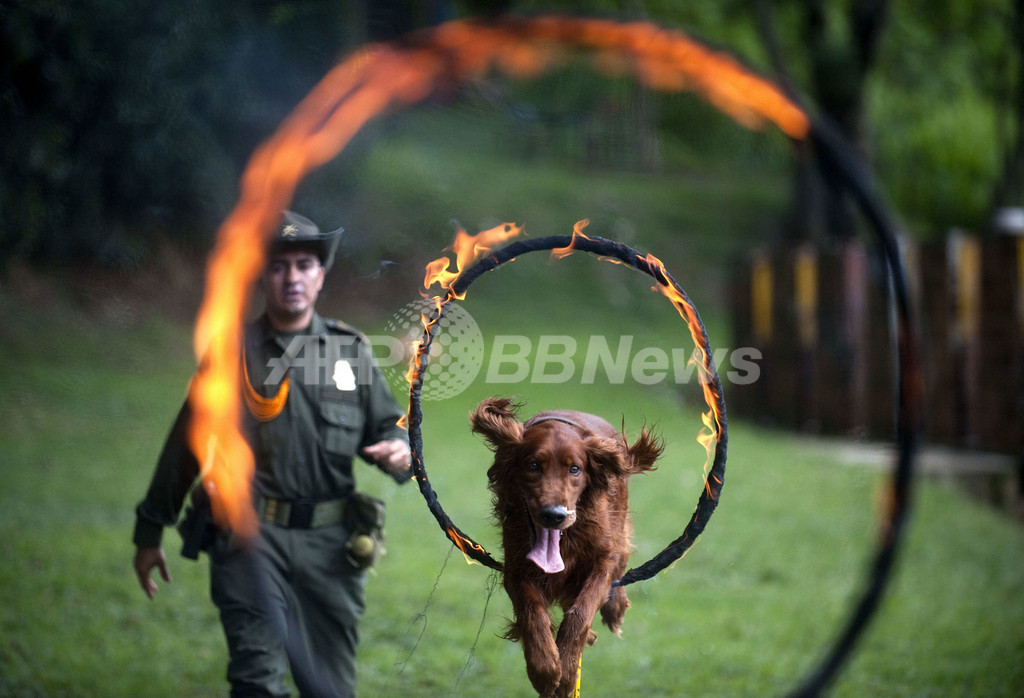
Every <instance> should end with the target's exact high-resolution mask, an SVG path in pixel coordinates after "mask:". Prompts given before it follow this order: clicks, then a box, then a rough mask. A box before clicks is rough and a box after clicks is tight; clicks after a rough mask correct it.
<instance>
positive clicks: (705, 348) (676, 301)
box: [409, 234, 729, 586]
mask: <svg viewBox="0 0 1024 698" xmlns="http://www.w3.org/2000/svg"><path fill="white" fill-rule="evenodd" d="M539 250H559V251H566V250H569V251H575V250H579V251H583V252H590V253H592V254H594V255H598V256H600V257H605V258H610V259H612V260H615V261H619V262H621V263H623V264H624V265H626V266H628V267H632V268H633V269H636V270H637V271H641V272H643V273H645V274H648V275H650V276H651V277H652V278H653V279H654V280H655V281H656V282H657V283H658V287H657V288H658V289H659V290H661V291H662V293H663V294H665V295H667V296H668V297H669V298H670V299H671V300H672V302H673V305H675V306H676V309H677V310H679V312H680V315H682V316H683V318H684V319H685V320H686V321H687V325H688V326H689V329H690V334H691V336H692V337H693V340H694V344H695V346H696V347H697V349H698V350H699V353H701V354H702V358H701V372H702V376H701V380H702V383H703V384H704V396H705V399H706V400H707V402H708V407H709V408H710V410H711V412H710V413H709V414H710V415H712V420H713V424H711V423H708V426H709V427H711V429H712V431H713V432H714V433H713V436H714V456H713V458H712V459H711V466H710V468H709V469H708V471H707V477H706V479H705V483H704V486H703V488H702V490H701V494H700V497H699V498H698V500H697V508H696V509H695V510H694V512H693V516H692V517H691V518H690V521H689V522H688V523H687V524H686V527H685V528H684V529H683V532H682V534H681V535H680V536H679V537H678V538H676V539H675V540H673V541H672V542H671V543H669V544H668V545H667V546H666V547H665V548H664V549H663V550H662V551H661V552H659V553H658V554H657V555H655V556H654V557H652V558H651V559H650V560H648V561H647V562H645V563H644V564H642V565H640V566H639V567H635V568H633V569H631V570H629V571H628V572H626V573H625V574H624V575H623V576H622V578H621V579H616V580H614V581H613V582H612V586H625V585H627V584H632V583H633V582H638V581H642V580H645V579H650V578H651V577H653V576H654V575H656V574H658V573H659V572H661V571H662V570H664V569H665V568H666V567H668V566H669V565H671V564H672V563H674V562H676V561H677V560H679V559H680V558H681V557H682V556H683V555H685V554H686V551H687V550H689V549H690V547H691V546H692V545H693V543H694V541H696V540H697V538H698V536H700V534H701V533H702V532H703V531H704V527H705V526H706V525H707V523H708V520H709V519H710V518H711V514H712V513H714V511H715V507H716V506H717V505H718V499H719V496H720V495H721V492H722V486H723V484H724V481H725V461H726V449H727V444H728V440H729V439H728V426H727V422H726V416H725V397H724V394H723V392H722V381H721V379H720V378H719V377H718V370H717V368H716V367H715V363H714V359H713V358H712V352H711V348H710V345H709V342H708V335H707V331H706V330H705V328H704V323H703V322H702V321H701V319H700V315H699V313H698V312H697V309H696V307H695V306H694V305H693V303H692V301H690V298H689V296H687V294H686V292H685V291H683V289H682V288H681V287H680V286H679V284H678V283H676V281H675V279H673V278H672V276H671V274H669V273H668V271H667V270H666V269H665V267H664V265H663V264H661V262H659V261H658V260H657V259H656V258H654V257H652V256H650V255H643V254H641V253H639V252H638V251H636V250H635V249H633V248H632V247H629V246H628V245H624V244H622V243H620V242H616V241H614V240H608V239H606V238H601V237H591V236H585V235H581V234H577V235H572V236H568V235H554V236H550V237H544V238H535V239H529V240H518V241H516V242H513V243H511V244H509V245H506V246H505V247H503V248H501V249H499V250H497V251H495V252H492V253H491V254H489V255H487V256H486V257H484V258H483V259H482V260H480V261H479V262H477V263H476V264H475V265H473V266H472V267H470V268H469V269H467V270H466V271H465V273H463V274H461V275H460V276H459V277H458V278H457V279H456V280H455V281H454V282H453V283H452V284H451V286H450V288H449V291H448V296H447V297H446V298H444V299H438V307H437V310H436V311H435V312H434V313H433V314H432V316H431V317H430V318H427V321H426V323H425V327H424V330H423V338H422V340H421V341H420V344H419V348H418V349H417V352H416V356H414V357H413V359H412V362H411V365H410V373H409V377H410V385H409V443H410V446H411V448H412V464H413V466H412V467H413V473H414V475H415V477H416V481H417V482H418V483H419V487H420V492H421V493H422V494H423V497H424V499H425V500H426V502H427V506H428V508H429V509H430V512H431V513H432V514H433V515H434V518H435V519H437V522H438V524H439V525H440V526H441V529H442V530H443V531H444V532H445V534H446V535H447V536H448V538H449V539H450V540H451V541H452V542H453V543H454V544H455V545H456V546H458V548H459V549H460V550H461V551H462V552H463V554H465V555H466V556H467V557H469V558H471V559H473V560H475V561H476V562H479V563H480V564H483V565H486V566H488V567H491V568H493V569H496V570H501V569H502V564H501V563H500V562H498V561H496V560H495V559H494V558H493V557H491V555H490V554H489V553H488V552H487V551H486V550H484V548H483V546H481V545H480V544H479V543H477V542H476V541H474V540H473V539H472V538H471V537H469V536H468V535H466V534H465V533H464V532H462V531H461V530H460V529H459V528H458V527H457V526H456V525H455V524H454V523H453V522H452V520H451V519H450V518H449V517H448V515H447V514H446V513H445V511H444V508H443V507H442V506H441V503H440V501H439V500H438V498H437V494H436V493H435V492H434V490H433V488H432V487H431V486H430V480H429V478H428V477H427V470H426V466H425V465H424V462H423V433H422V428H421V427H422V423H423V409H422V407H421V405H420V393H421V391H422V388H423V376H424V373H425V372H426V370H427V366H428V361H429V358H428V357H429V354H430V345H431V342H432V341H433V338H434V335H435V334H436V332H437V328H438V327H439V321H440V320H441V318H443V317H444V314H445V312H446V309H447V307H448V304H449V303H450V302H451V301H452V300H454V299H455V298H463V297H464V296H465V294H466V291H467V290H468V289H469V286H470V284H472V283H473V282H474V281H476V279H478V278H479V277H480V276H482V275H483V274H484V273H486V272H489V271H493V270H495V269H497V268H498V267H500V266H501V265H503V264H505V263H506V262H510V261H512V260H513V259H515V258H517V257H520V256H522V255H524V254H526V253H528V252H537V251H539ZM709 454H710V449H709Z"/></svg>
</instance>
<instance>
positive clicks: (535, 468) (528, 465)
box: [526, 460, 540, 473]
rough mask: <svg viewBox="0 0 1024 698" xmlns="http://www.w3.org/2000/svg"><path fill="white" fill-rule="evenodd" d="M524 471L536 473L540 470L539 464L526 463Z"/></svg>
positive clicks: (534, 462)
mask: <svg viewBox="0 0 1024 698" xmlns="http://www.w3.org/2000/svg"><path fill="white" fill-rule="evenodd" d="M526 469H527V470H529V471H530V472H531V473H532V472H536V471H538V470H540V463H538V462H537V461H535V460H531V461H527V463H526Z"/></svg>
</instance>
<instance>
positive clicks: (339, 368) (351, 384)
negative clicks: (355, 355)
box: [331, 359, 356, 390]
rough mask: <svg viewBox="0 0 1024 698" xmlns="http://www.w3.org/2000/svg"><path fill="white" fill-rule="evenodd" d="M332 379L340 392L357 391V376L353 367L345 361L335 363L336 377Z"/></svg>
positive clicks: (339, 360)
mask: <svg viewBox="0 0 1024 698" xmlns="http://www.w3.org/2000/svg"><path fill="white" fill-rule="evenodd" d="M331 378H332V380H334V385H335V386H337V388H338V390H355V389H356V374H355V373H353V372H352V365H351V364H349V362H348V361H345V359H338V360H337V361H335V362H334V375H333V376H331Z"/></svg>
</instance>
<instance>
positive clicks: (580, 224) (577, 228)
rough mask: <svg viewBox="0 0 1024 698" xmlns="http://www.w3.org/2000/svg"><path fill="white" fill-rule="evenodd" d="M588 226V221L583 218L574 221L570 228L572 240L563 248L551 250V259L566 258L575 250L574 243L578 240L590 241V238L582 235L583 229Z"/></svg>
mask: <svg viewBox="0 0 1024 698" xmlns="http://www.w3.org/2000/svg"><path fill="white" fill-rule="evenodd" d="M588 225H590V219H589V218H584V219H583V220H579V221H576V223H575V225H573V226H572V240H570V241H569V244H568V245H566V246H565V247H557V248H555V249H553V250H551V259H562V258H563V257H568V256H569V255H571V254H572V253H573V252H574V251H575V249H576V241H577V240H579V239H580V238H584V239H586V240H590V239H591V238H589V237H587V236H586V235H584V234H583V229H584V228H586V227H587V226H588Z"/></svg>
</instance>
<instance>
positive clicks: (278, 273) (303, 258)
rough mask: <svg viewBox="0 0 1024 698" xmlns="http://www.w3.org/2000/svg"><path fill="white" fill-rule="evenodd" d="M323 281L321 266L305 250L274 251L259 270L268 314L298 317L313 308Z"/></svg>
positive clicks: (317, 260) (290, 317)
mask: <svg viewBox="0 0 1024 698" xmlns="http://www.w3.org/2000/svg"><path fill="white" fill-rule="evenodd" d="M323 285H324V268H323V267H322V266H321V265H320V260H319V258H317V256H316V255H315V254H313V253H312V252H309V251H307V250H289V251H284V252H274V253H272V254H271V257H270V261H269V262H268V264H267V270H266V271H265V272H264V273H263V290H264V292H265V293H266V296H267V310H268V312H270V313H271V314H272V315H275V316H278V317H281V318H288V319H299V318H302V317H304V316H305V315H307V314H311V313H312V311H313V305H314V304H315V303H316V299H317V296H318V295H319V293H320V289H321V288H322V287H323Z"/></svg>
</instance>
